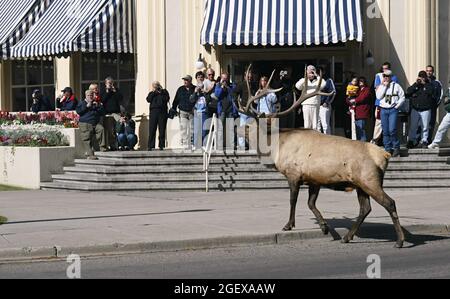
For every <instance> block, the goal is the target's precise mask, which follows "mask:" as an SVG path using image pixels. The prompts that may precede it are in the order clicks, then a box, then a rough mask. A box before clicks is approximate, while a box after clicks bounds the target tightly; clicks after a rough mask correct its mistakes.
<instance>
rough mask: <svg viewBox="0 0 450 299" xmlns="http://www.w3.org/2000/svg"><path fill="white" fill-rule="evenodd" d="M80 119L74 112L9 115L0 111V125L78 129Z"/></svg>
mask: <svg viewBox="0 0 450 299" xmlns="http://www.w3.org/2000/svg"><path fill="white" fill-rule="evenodd" d="M79 120H80V117H79V115H78V114H77V113H75V112H63V111H51V112H41V113H38V114H34V113H22V112H20V113H10V112H2V111H0V125H28V124H45V125H49V126H55V125H57V126H63V127H65V128H78V123H79Z"/></svg>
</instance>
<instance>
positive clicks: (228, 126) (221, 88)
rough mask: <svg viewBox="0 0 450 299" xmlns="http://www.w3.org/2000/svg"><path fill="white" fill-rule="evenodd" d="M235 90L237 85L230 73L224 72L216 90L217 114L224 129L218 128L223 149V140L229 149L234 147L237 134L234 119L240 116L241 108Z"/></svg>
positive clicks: (220, 147)
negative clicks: (235, 97) (231, 78)
mask: <svg viewBox="0 0 450 299" xmlns="http://www.w3.org/2000/svg"><path fill="white" fill-rule="evenodd" d="M235 92H236V85H235V84H233V83H231V81H230V75H229V74H228V73H223V74H222V75H221V76H220V82H219V83H218V84H217V85H216V89H215V92H214V93H215V95H216V97H217V99H218V104H217V115H218V117H219V119H220V121H221V123H222V125H223V127H222V129H223V130H220V129H219V130H218V139H219V142H218V146H219V149H222V141H224V142H225V147H226V148H227V149H234V142H235V140H234V136H236V134H235V126H234V121H235V119H237V118H238V117H239V109H238V107H237V105H236V102H235V100H234V94H235Z"/></svg>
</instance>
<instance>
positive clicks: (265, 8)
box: [201, 0, 363, 46]
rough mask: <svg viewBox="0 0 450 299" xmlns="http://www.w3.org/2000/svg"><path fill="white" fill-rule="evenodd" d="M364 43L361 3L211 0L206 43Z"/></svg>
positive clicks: (345, 0)
mask: <svg viewBox="0 0 450 299" xmlns="http://www.w3.org/2000/svg"><path fill="white" fill-rule="evenodd" d="M351 40H356V41H359V42H362V41H363V26H362V13H361V3H360V0H207V2H206V9H205V16H204V22H203V28H202V32H201V43H202V44H203V45H207V44H209V45H223V44H226V45H237V46H239V45H255V46H257V45H263V46H266V45H272V46H275V45H280V46H284V45H312V44H315V45H320V44H329V43H339V42H347V41H351Z"/></svg>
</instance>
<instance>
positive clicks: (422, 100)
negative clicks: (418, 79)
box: [406, 83, 435, 111]
mask: <svg viewBox="0 0 450 299" xmlns="http://www.w3.org/2000/svg"><path fill="white" fill-rule="evenodd" d="M434 95H435V88H434V86H433V84H431V83H426V84H425V85H422V84H418V83H415V84H414V85H413V86H411V87H410V88H408V90H407V91H406V97H407V98H409V99H410V102H411V106H412V107H413V108H414V109H415V110H417V111H427V110H431V109H432V108H433V107H434V105H435V102H434Z"/></svg>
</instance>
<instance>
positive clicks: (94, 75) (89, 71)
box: [80, 53, 136, 114]
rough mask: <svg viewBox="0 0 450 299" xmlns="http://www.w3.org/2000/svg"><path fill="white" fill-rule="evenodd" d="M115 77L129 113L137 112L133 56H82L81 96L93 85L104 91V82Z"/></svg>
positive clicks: (92, 54)
mask: <svg viewBox="0 0 450 299" xmlns="http://www.w3.org/2000/svg"><path fill="white" fill-rule="evenodd" d="M107 77H113V78H114V80H115V81H116V86H117V88H119V89H120V92H121V93H122V94H123V97H124V101H125V103H126V106H127V110H128V112H130V113H132V114H134V112H135V90H136V72H135V61H134V55H133V54H118V53H85V54H82V56H81V89H80V90H81V94H84V91H85V90H87V89H88V88H89V85H90V84H92V83H97V84H99V86H100V90H104V88H105V84H104V80H105V78H107Z"/></svg>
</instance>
